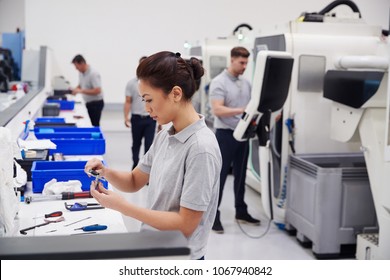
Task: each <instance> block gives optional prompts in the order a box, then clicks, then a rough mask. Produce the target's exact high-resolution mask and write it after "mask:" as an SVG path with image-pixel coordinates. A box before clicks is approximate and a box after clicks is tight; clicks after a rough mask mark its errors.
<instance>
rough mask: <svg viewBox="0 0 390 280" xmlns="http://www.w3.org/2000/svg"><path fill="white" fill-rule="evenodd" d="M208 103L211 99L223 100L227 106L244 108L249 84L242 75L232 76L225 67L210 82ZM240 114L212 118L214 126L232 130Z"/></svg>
mask: <svg viewBox="0 0 390 280" xmlns="http://www.w3.org/2000/svg"><path fill="white" fill-rule="evenodd" d="M209 99H210V103H211V100H213V99H218V100H223V101H224V106H226V107H229V108H245V107H246V106H247V105H248V103H249V101H250V99H251V84H250V82H249V81H248V80H247V79H245V78H243V77H242V76H239V77H234V76H233V75H231V74H230V73H229V72H228V71H227V70H226V69H225V70H224V71H222V72H221V73H220V74H219V75H218V76H216V77H215V78H214V79H213V80H212V81H211V83H210V90H209ZM241 116H242V114H238V115H235V116H231V117H217V116H215V118H214V128H215V129H217V128H222V129H232V130H234V129H235V128H236V126H237V124H238V122H239V121H240V119H241Z"/></svg>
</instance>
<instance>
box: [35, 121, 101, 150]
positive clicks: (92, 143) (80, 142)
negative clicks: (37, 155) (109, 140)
mask: <svg viewBox="0 0 390 280" xmlns="http://www.w3.org/2000/svg"><path fill="white" fill-rule="evenodd" d="M34 133H35V137H36V138H37V139H50V140H51V141H52V142H53V143H54V144H56V145H57V149H55V150H50V154H51V155H52V154H53V153H63V154H64V155H103V154H104V153H105V152H106V140H105V139H104V136H103V133H102V132H101V130H100V127H50V128H49V127H45V128H43V127H35V128H34Z"/></svg>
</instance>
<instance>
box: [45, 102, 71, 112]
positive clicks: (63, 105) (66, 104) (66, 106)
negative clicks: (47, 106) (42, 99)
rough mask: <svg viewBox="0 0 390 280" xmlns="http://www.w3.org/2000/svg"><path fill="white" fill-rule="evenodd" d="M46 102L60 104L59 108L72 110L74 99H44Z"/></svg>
mask: <svg viewBox="0 0 390 280" xmlns="http://www.w3.org/2000/svg"><path fill="white" fill-rule="evenodd" d="M46 102H47V103H58V104H60V110H73V109H74V104H75V102H74V101H68V100H46Z"/></svg>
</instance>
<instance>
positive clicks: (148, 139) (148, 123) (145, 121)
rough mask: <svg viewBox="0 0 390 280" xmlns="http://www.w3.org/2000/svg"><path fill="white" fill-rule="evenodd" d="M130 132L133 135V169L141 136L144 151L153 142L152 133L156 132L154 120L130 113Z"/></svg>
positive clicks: (137, 156) (137, 158)
mask: <svg viewBox="0 0 390 280" xmlns="http://www.w3.org/2000/svg"><path fill="white" fill-rule="evenodd" d="M131 133H132V135H133V146H132V147H131V151H132V152H133V169H134V167H136V166H137V164H138V161H139V151H140V149H141V142H142V138H144V142H145V153H146V152H147V151H148V150H149V148H150V146H151V145H152V143H153V138H154V134H155V133H156V121H154V120H153V119H152V118H151V117H149V116H142V115H133V114H132V115H131Z"/></svg>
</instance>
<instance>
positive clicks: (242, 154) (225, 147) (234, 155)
mask: <svg viewBox="0 0 390 280" xmlns="http://www.w3.org/2000/svg"><path fill="white" fill-rule="evenodd" d="M215 136H216V137H217V141H218V144H219V148H220V149H221V154H222V170H221V175H220V188H219V199H218V208H219V206H220V204H221V200H222V194H223V189H224V186H225V182H226V178H227V176H228V174H229V171H230V167H231V166H232V164H233V176H234V206H235V208H236V215H240V214H246V213H247V212H248V210H247V208H248V206H247V205H246V203H245V201H244V195H245V178H246V166H247V162H248V155H249V142H248V141H244V142H239V141H237V140H236V139H234V137H233V130H231V129H217V130H216V132H215ZM219 215H220V213H219V210H218V211H217V218H219Z"/></svg>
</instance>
